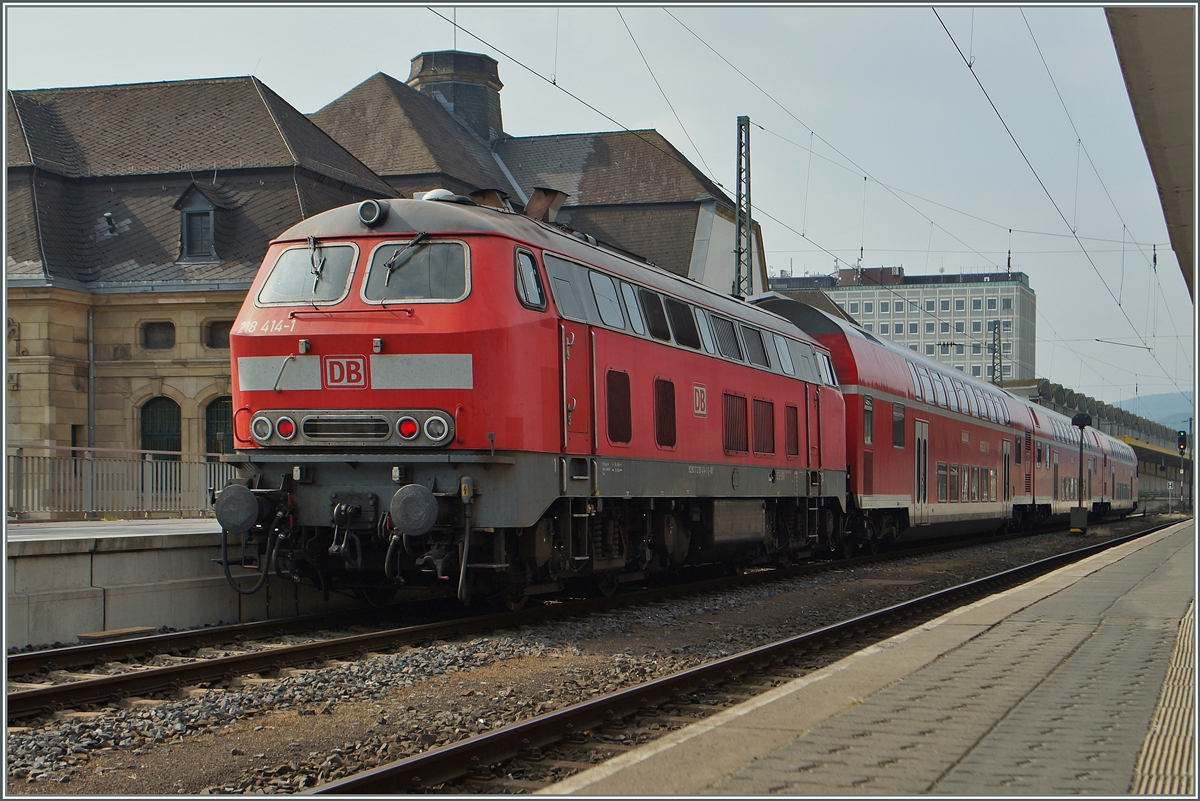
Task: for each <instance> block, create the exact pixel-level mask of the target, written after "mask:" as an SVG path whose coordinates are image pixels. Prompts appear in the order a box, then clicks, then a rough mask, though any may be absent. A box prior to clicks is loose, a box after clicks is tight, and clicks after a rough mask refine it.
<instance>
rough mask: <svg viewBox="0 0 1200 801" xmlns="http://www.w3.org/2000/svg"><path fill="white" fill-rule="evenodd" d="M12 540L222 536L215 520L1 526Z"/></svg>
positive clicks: (71, 522) (79, 522)
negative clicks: (191, 535)
mask: <svg viewBox="0 0 1200 801" xmlns="http://www.w3.org/2000/svg"><path fill="white" fill-rule="evenodd" d="M4 532H5V536H6V537H7V538H8V539H9V540H12V541H33V540H80V539H88V538H94V539H103V538H108V537H157V536H164V535H178V534H213V535H219V534H220V533H221V524H220V523H218V522H217V521H216V519H215V518H208V519H203V518H201V519H196V518H191V519H187V520H70V521H64V522H54V523H12V522H8V523H6V524H5V526H4Z"/></svg>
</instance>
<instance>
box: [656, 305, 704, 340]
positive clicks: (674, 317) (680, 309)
mask: <svg viewBox="0 0 1200 801" xmlns="http://www.w3.org/2000/svg"><path fill="white" fill-rule="evenodd" d="M663 303H664V304H665V305H666V307H667V315H668V316H669V317H670V318H671V330H672V331H674V332H675V341H676V342H678V343H679V344H680V345H683V346H684V347H685V348H693V349H695V350H700V332H699V331H698V330H697V329H696V318H695V317H693V316H692V309H691V307H690V306H688V305H687V304H686V303H683V302H681V301H678V300H675V298H668V297H664V298H663Z"/></svg>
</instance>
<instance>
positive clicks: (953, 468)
mask: <svg viewBox="0 0 1200 801" xmlns="http://www.w3.org/2000/svg"><path fill="white" fill-rule="evenodd" d="M950 503H958V465H956V464H951V465H950Z"/></svg>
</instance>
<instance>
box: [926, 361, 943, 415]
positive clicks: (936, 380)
mask: <svg viewBox="0 0 1200 801" xmlns="http://www.w3.org/2000/svg"><path fill="white" fill-rule="evenodd" d="M929 377H930V379H931V380H932V381H933V394H934V395H935V396H937V405H938V406H941V407H942V408H943V409H945V408H946V403H947V401H946V388H945V387H944V386H943V385H942V376H941V374H940V373H935V372H933V371H932V370H931V371H930V375H929Z"/></svg>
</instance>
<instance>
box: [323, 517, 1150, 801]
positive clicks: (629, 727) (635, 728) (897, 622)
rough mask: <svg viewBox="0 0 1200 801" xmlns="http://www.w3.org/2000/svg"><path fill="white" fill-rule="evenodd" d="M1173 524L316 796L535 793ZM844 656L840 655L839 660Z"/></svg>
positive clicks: (413, 759) (385, 769)
mask: <svg viewBox="0 0 1200 801" xmlns="http://www.w3.org/2000/svg"><path fill="white" fill-rule="evenodd" d="M1166 525H1169V524H1162V525H1158V526H1154V527H1152V528H1149V529H1147V530H1144V531H1140V532H1136V533H1134V534H1130V535H1126V536H1123V537H1118V538H1115V539H1112V540H1109V541H1106V542H1102V543H1098V544H1096V545H1092V546H1088V547H1085V548H1081V549H1078V550H1075V551H1071V552H1069V553H1065V554H1060V555H1057V556H1053V557H1050V558H1048V559H1042V560H1039V561H1037V562H1034V563H1031V564H1029V565H1025V566H1022V567H1018V568H1014V569H1012V570H1007V571H1004V572H1001V573H998V574H995V575H992V576H988V577H985V578H982V579H978V580H975V581H970V582H967V583H964V584H960V585H958V586H955V587H951V588H949V589H946V590H941V591H938V592H934V593H930V594H928V595H925V596H922V597H920V598H917V599H914V600H912V601H908V602H905V603H901V604H896V605H894V606H890V607H888V608H886V609H881V610H879V611H876V612H872V613H869V614H865V615H861V616H858V617H855V618H853V619H850V620H846V621H843V622H841V623H837V624H834V625H830V626H826V627H824V628H821V629H818V630H816V631H812V632H808V633H805V634H801V635H797V636H795V637H789V638H787V639H784V640H780V641H778V642H774V643H771V644H768V645H764V646H761V647H758V648H753V649H750V650H748V651H745V652H743V653H739V654H735V655H732V656H729V657H725V658H722V659H717V660H714V661H711V662H708V663H705V664H703V665H700V666H697V667H693V668H691V669H688V670H685V671H682V672H680V673H677V674H674V675H671V676H666V677H663V678H660V679H656V680H653V681H649V682H646V683H644V684H640V685H636V686H633V687H629V688H626V689H623V690H620V691H617V692H615V693H611V694H608V695H604V696H601V697H599V698H596V699H594V700H591V701H585V702H582V703H579V704H575V705H574V706H571V707H567V708H565V709H561V710H558V711H555V712H552V713H549V714H544V715H540V716H536V717H533V718H530V719H528V720H525V721H523V722H520V723H516V724H512V725H509V726H506V727H504V728H501V729H497V730H494V731H491V732H488V733H486V734H481V735H478V736H475V737H471V738H469V739H465V740H460V741H458V742H455V743H452V744H449V745H446V746H443V747H440V748H434V749H431V750H429V751H426V752H423V753H420V754H417V755H415V756H410V757H407V758H404V759H401V760H398V761H396V762H393V763H391V764H387V765H383V766H381V767H377V768H374V769H371V770H367V771H364V772H362V773H358V774H355V775H353V776H350V777H347V778H343V779H340V780H336V781H332V782H329V783H327V784H324V785H321V786H318V787H316V788H314V789H311V790H308V791H307V792H310V793H315V794H330V795H358V794H395V793H414V792H421V791H425V790H431V789H432V790H439V789H440V790H442V791H448V792H529V791H531V790H534V789H539V788H541V787H545V786H548V785H549V784H551V783H552V782H554V781H557V780H559V779H561V778H565V777H566V776H568V775H571V774H572V773H574V772H577V771H578V770H581V769H585V768H587V767H591V766H592V765H594V764H597V763H598V762H599V761H603V760H604V759H607V758H610V757H612V756H614V755H616V754H619V753H622V752H624V751H626V750H628V749H629V748H630V747H633V746H634V745H637V744H640V743H641V742H644V741H645V740H647V739H652V738H653V737H654V736H657V734H656V733H655V732H654V731H653V729H654V728H659V729H660V730H661V729H663V728H665V729H668V730H669V729H670V728H678V727H679V726H680V725H683V724H686V723H688V722H691V721H693V720H697V719H701V718H703V717H706V716H707V715H708V714H711V713H712V712H713V711H716V710H718V709H719V708H721V707H722V706H724V705H728V704H730V703H738V702H740V701H743V700H746V699H748V698H751V697H753V696H754V695H757V694H758V693H761V692H765V691H766V690H768V689H770V688H771V687H774V686H778V684H780V683H782V682H783V681H786V680H788V679H790V678H793V677H794V676H796V675H799V674H800V673H803V672H805V671H804V669H802V668H795V667H793V666H790V665H789V662H790V661H792V660H795V659H797V658H799V657H803V656H805V655H811V654H817V653H821V652H823V651H828V650H829V649H830V648H834V649H837V648H839V647H840V648H842V649H843V650H846V649H849V650H857V649H859V648H861V647H863V646H864V645H865V644H866V643H867V642H870V641H878V640H880V639H884V638H886V637H888V636H892V635H893V634H894V633H897V631H899V630H905V629H908V628H911V627H912V625H914V624H915V623H918V622H921V621H923V620H927V619H931V618H933V617H936V616H937V615H939V614H941V613H942V612H943V611H944V610H946V609H948V608H954V607H957V606H960V605H962V604H964V603H969V602H970V601H971V600H973V599H975V598H978V597H982V596H984V595H987V594H991V593H994V592H997V591H999V590H1002V589H1006V588H1008V587H1011V586H1014V585H1017V584H1020V583H1023V582H1026V581H1029V580H1031V579H1032V578H1035V577H1036V576H1038V575H1042V574H1044V573H1047V572H1049V571H1051V570H1054V569H1057V568H1059V567H1061V566H1063V565H1066V564H1069V563H1071V562H1074V561H1078V560H1079V559H1083V558H1085V557H1087V556H1091V555H1092V554H1095V553H1098V552H1100V551H1102V550H1105V549H1107V548H1111V547H1114V546H1116V545H1120V544H1122V543H1124V542H1128V541H1130V540H1133V539H1136V538H1138V537H1141V536H1145V535H1147V534H1150V533H1152V532H1154V531H1158V530H1160V529H1161V528H1164V527H1166ZM836 656H837V654H836V653H835V654H833V655H830V658H832V657H836Z"/></svg>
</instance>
